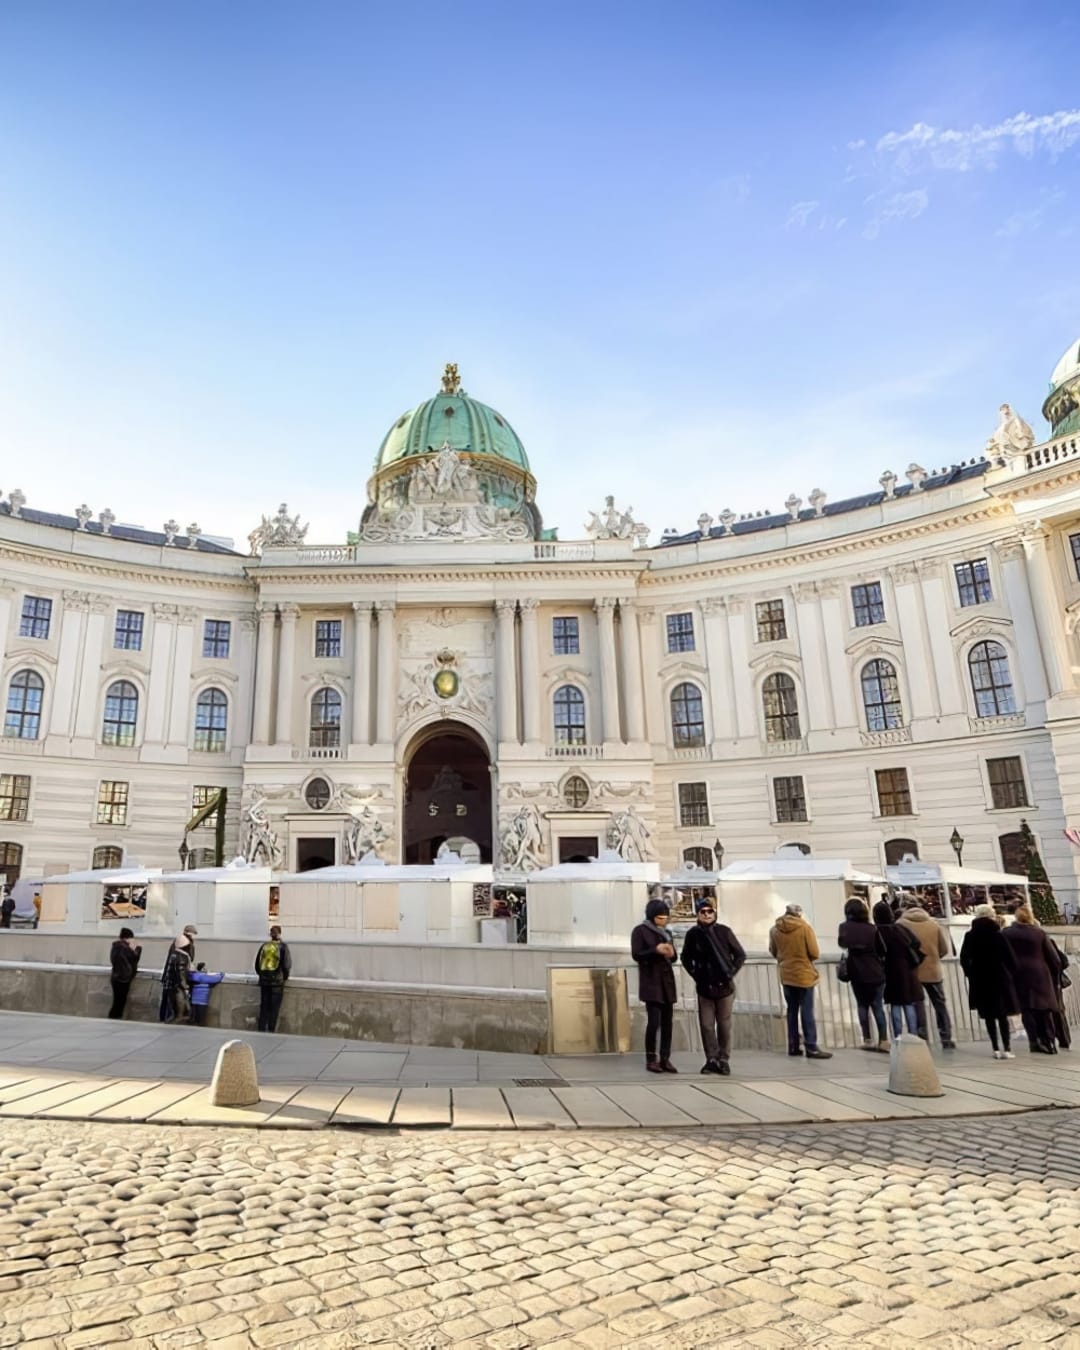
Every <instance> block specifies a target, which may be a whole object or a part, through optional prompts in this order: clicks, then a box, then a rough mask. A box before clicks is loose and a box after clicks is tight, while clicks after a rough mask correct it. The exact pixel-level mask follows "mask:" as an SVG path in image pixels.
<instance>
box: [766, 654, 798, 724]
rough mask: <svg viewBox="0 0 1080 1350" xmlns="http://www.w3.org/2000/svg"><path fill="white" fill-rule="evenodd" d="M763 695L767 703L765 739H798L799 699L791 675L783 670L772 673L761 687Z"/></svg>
mask: <svg viewBox="0 0 1080 1350" xmlns="http://www.w3.org/2000/svg"><path fill="white" fill-rule="evenodd" d="M761 697H762V702H763V703H764V705H765V739H766V740H767V741H797V740H798V739H799V735H800V733H799V700H798V696H797V694H796V693H795V681H794V680H793V679H792V678H791V676H790V675H785V674H784V672H783V671H777V672H775V673H774V674H772V675H770V676H769V677H768V679H767V680H766V681H765V683H764V684H763V685H762V687H761Z"/></svg>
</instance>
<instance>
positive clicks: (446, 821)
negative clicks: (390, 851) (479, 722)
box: [402, 727, 492, 864]
mask: <svg viewBox="0 0 1080 1350" xmlns="http://www.w3.org/2000/svg"><path fill="white" fill-rule="evenodd" d="M402 820H403V822H404V827H403V828H404V838H403V845H402V857H403V860H404V861H405V862H406V863H418V864H424V863H432V862H434V861H435V859H436V856H437V854H438V851H439V846H440V845H441V844H443V843H445V842H446V841H447V840H448V839H462V838H464V839H470V840H472V842H473V843H474V844H475V845H476V846H477V848H478V849H479V850H480V861H481V862H485V863H489V862H491V856H492V849H491V762H490V760H489V759H488V753H487V750H486V749H485V747H484V746H483V745H482V744H481V742H480V741H479V740H478V738H477V737H476V736H474V735H473V734H472V733H471V732H470V731H467V730H466V729H465V728H463V727H452V728H450V729H446V728H439V729H438V730H437V731H435V733H434V734H430V735H427V736H425V737H424V738H423V739H421V740H420V741H419V742H418V743H417V744H416V747H415V749H414V750H413V752H412V755H411V756H410V758H409V760H408V763H407V765H406V768H405V804H404V810H403V811H402Z"/></svg>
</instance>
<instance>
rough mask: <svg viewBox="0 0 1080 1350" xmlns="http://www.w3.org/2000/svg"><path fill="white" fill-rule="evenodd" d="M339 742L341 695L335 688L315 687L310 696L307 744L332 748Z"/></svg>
mask: <svg viewBox="0 0 1080 1350" xmlns="http://www.w3.org/2000/svg"><path fill="white" fill-rule="evenodd" d="M340 744H341V695H340V694H339V693H338V691H337V690H336V689H329V688H326V689H316V690H315V692H314V694H312V696H311V725H310V726H309V728H308V745H310V746H312V747H313V748H314V749H322V750H326V749H332V748H333V747H334V746H338V745H340Z"/></svg>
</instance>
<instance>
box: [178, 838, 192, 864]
mask: <svg viewBox="0 0 1080 1350" xmlns="http://www.w3.org/2000/svg"><path fill="white" fill-rule="evenodd" d="M177 852H178V853H179V854H180V871H181V872H186V871H187V860H188V854H189V853H190V852H191V849H189V848H188V841H187V835H186V834H185V835H184V837H183V839H181V840H180V847H179V848H178V849H177Z"/></svg>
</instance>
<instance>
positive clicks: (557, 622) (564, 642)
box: [551, 614, 581, 656]
mask: <svg viewBox="0 0 1080 1350" xmlns="http://www.w3.org/2000/svg"><path fill="white" fill-rule="evenodd" d="M551 649H552V651H553V652H554V654H555V655H556V656H577V655H578V654H579V653H580V651H581V635H580V633H579V631H578V621H577V619H576V618H575V617H574V616H573V615H572V614H564V615H556V616H555V618H553V619H552V621H551Z"/></svg>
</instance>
